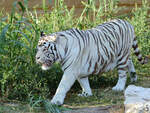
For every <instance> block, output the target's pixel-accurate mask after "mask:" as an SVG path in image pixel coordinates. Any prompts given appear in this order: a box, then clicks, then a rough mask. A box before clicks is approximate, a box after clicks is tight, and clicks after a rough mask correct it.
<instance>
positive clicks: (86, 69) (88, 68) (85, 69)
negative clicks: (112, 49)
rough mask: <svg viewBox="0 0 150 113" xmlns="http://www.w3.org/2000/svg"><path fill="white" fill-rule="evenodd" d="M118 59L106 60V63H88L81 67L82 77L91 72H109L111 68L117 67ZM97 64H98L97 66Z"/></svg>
mask: <svg viewBox="0 0 150 113" xmlns="http://www.w3.org/2000/svg"><path fill="white" fill-rule="evenodd" d="M116 64H117V61H116V60H115V61H113V62H111V63H110V62H106V64H96V63H93V64H90V63H89V64H87V65H84V66H82V68H80V69H79V70H80V77H86V76H88V75H90V74H96V75H97V74H101V73H103V72H108V71H110V70H113V69H114V68H115V67H116ZM96 65H97V66H96Z"/></svg>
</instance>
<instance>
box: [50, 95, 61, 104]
mask: <svg viewBox="0 0 150 113" xmlns="http://www.w3.org/2000/svg"><path fill="white" fill-rule="evenodd" d="M63 102H64V99H63V98H61V97H59V96H54V97H53V99H52V100H51V103H52V104H56V105H62V104H63Z"/></svg>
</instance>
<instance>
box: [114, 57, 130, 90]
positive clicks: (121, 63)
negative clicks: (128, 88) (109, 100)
mask: <svg viewBox="0 0 150 113" xmlns="http://www.w3.org/2000/svg"><path fill="white" fill-rule="evenodd" d="M127 66H128V56H126V57H125V58H123V59H121V60H118V65H117V69H118V75H119V78H118V81H117V84H116V86H114V87H113V88H112V90H114V91H123V90H124V88H125V85H126V80H127V75H126V72H127Z"/></svg>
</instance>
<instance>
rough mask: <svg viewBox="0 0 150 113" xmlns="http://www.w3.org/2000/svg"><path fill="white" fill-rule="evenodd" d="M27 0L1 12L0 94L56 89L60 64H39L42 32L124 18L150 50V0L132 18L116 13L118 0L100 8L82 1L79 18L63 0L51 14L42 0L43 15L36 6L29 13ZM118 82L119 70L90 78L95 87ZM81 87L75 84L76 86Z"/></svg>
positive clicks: (24, 94)
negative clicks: (42, 66) (46, 67)
mask: <svg viewBox="0 0 150 113" xmlns="http://www.w3.org/2000/svg"><path fill="white" fill-rule="evenodd" d="M27 1H28V0H24V3H22V2H15V3H14V4H13V5H14V8H13V9H12V12H11V14H7V16H4V14H3V11H2V12H1V13H0V32H1V33H0V94H1V95H0V96H1V97H5V98H8V99H19V100H25V99H26V98H27V97H29V94H34V95H37V96H41V97H44V98H45V97H47V96H49V95H52V94H53V93H54V92H55V90H56V88H57V86H58V84H59V81H60V79H61V76H62V74H63V72H62V70H61V68H60V65H59V64H55V65H54V66H53V67H52V68H51V69H50V70H49V71H42V70H41V69H40V67H39V66H38V65H37V64H36V62H35V53H36V45H37V42H38V39H39V34H40V31H44V32H45V33H47V34H50V33H52V32H57V31H62V30H66V29H69V28H72V27H76V28H79V29H88V28H91V27H93V26H96V25H98V24H101V23H103V22H104V21H107V20H110V19H113V18H123V19H126V20H128V21H130V22H131V24H133V25H134V27H135V32H136V34H137V36H138V37H139V38H138V40H139V42H140V47H141V48H142V50H143V51H142V53H143V54H149V53H150V38H149V34H150V30H149V25H148V23H147V20H148V18H149V15H148V9H149V6H148V5H147V1H144V2H143V5H142V7H140V8H138V7H137V6H136V7H135V10H134V11H133V12H132V13H131V15H132V16H131V17H130V16H129V15H126V16H123V15H117V12H118V11H119V9H120V8H118V6H117V3H118V0H108V2H106V0H103V3H104V4H100V7H98V8H97V7H95V2H94V1H93V0H88V2H82V4H83V5H84V6H85V8H84V10H83V12H82V14H81V15H80V16H79V17H77V16H76V15H75V14H74V11H75V8H74V7H73V8H71V9H70V10H68V9H67V6H66V5H65V4H64V1H63V0H58V1H57V0H55V6H54V7H53V8H52V10H51V12H50V13H49V11H48V10H47V6H46V5H45V2H44V1H45V0H43V11H44V13H43V14H38V13H37V12H36V9H35V10H34V11H33V12H30V11H29V10H28V7H27V6H28V5H27ZM99 2H102V0H99ZM23 4H24V5H23ZM16 5H19V7H20V9H21V10H22V11H21V12H20V11H19V12H18V9H16ZM112 75H113V76H112ZM110 76H111V77H110ZM116 81H117V73H116V72H110V73H107V74H103V76H102V77H100V76H91V77H90V82H91V86H92V87H93V88H98V87H99V85H101V86H105V87H106V86H112V85H114V84H115V82H116ZM78 87H79V85H78V84H75V85H74V88H73V89H77V88H78Z"/></svg>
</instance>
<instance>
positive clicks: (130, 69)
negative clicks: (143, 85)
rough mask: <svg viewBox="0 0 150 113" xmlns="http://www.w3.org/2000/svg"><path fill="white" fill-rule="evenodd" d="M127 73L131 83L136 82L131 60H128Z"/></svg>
mask: <svg viewBox="0 0 150 113" xmlns="http://www.w3.org/2000/svg"><path fill="white" fill-rule="evenodd" d="M128 72H129V75H130V80H131V82H136V81H137V74H136V71H135V68H134V64H133V62H132V59H131V58H129V60H128Z"/></svg>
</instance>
